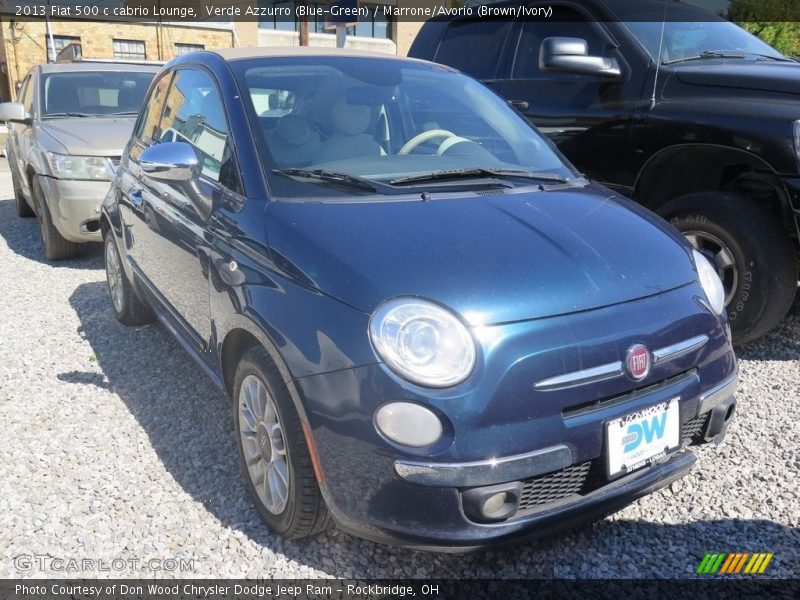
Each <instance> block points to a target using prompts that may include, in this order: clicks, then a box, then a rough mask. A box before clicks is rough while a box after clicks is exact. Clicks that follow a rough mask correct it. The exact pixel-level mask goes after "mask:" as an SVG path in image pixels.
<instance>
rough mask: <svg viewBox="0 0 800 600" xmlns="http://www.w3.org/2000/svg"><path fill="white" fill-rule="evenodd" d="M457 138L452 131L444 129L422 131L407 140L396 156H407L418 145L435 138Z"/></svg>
mask: <svg viewBox="0 0 800 600" xmlns="http://www.w3.org/2000/svg"><path fill="white" fill-rule="evenodd" d="M453 137H459V136H457V135H456V134H455V133H453V132H452V131H447V130H446V129H430V130H428V131H423V132H422V133H418V134H417V135H415V136H414V137H413V138H411V139H410V140H408V141H407V142H406V143H405V144H403V147H402V148H400V152H398V154H408V153H409V152H411V151H412V150H413V149H414V148H416V147H417V146H419V145H420V144H424V143H425V142H427V141H428V140H432V139H435V138H453Z"/></svg>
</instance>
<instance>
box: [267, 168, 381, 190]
mask: <svg viewBox="0 0 800 600" xmlns="http://www.w3.org/2000/svg"><path fill="white" fill-rule="evenodd" d="M272 172H273V173H275V174H276V175H283V176H284V177H305V178H306V179H316V180H317V181H329V182H332V183H343V184H345V185H348V186H350V187H354V188H360V189H362V190H367V191H370V192H377V191H378V190H380V191H385V190H389V191H391V188H390V187H389V186H387V185H384V184H382V183H378V182H377V181H372V180H370V179H365V178H364V177H358V176H356V175H349V174H347V173H338V172H336V171H328V170H326V169H297V168H290V169H273V170H272Z"/></svg>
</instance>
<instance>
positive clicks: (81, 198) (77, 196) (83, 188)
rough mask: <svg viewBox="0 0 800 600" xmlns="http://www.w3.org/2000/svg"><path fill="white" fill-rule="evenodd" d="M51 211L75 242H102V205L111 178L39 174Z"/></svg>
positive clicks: (62, 230)
mask: <svg viewBox="0 0 800 600" xmlns="http://www.w3.org/2000/svg"><path fill="white" fill-rule="evenodd" d="M39 182H40V184H41V186H42V191H43V192H44V197H45V198H46V200H47V205H48V208H49V209H50V215H51V216H52V218H53V225H55V227H56V229H57V230H58V232H59V233H60V234H61V235H62V236H63V237H64V238H65V239H67V240H69V241H71V242H101V241H102V240H103V236H102V233H101V232H100V205H101V204H102V203H103V200H104V199H105V197H106V194H108V188H109V186H110V185H111V184H110V182H108V181H80V180H69V179H55V178H53V177H44V176H40V177H39Z"/></svg>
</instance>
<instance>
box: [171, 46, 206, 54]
mask: <svg viewBox="0 0 800 600" xmlns="http://www.w3.org/2000/svg"><path fill="white" fill-rule="evenodd" d="M205 49H206V47H205V46H204V45H203V44H175V56H183V55H184V54H189V53H190V52H202V51H203V50H205Z"/></svg>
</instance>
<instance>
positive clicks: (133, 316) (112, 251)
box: [103, 232, 156, 325]
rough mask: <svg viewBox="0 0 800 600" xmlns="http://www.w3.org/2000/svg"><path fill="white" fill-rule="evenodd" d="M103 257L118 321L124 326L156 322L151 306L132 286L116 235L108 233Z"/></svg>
mask: <svg viewBox="0 0 800 600" xmlns="http://www.w3.org/2000/svg"><path fill="white" fill-rule="evenodd" d="M104 244H105V248H104V252H103V255H104V256H105V263H106V282H107V283H108V295H109V296H110V297H111V310H113V311H114V316H115V317H116V318H117V321H119V322H120V323H122V324H123V325H146V324H147V323H152V322H153V321H154V320H155V318H156V317H155V315H154V314H153V311H152V310H151V309H150V306H148V304H147V303H146V302H145V301H144V300H142V299H141V298H140V297H139V294H138V292H137V291H136V290H135V289H134V287H133V285H131V282H130V280H129V279H128V276H127V275H126V274H125V269H124V268H123V267H122V262H121V260H120V257H119V252H118V251H117V245H116V244H115V243H114V235H113V234H112V233H111V232H108V233H107V234H106V237H105V241H104Z"/></svg>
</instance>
